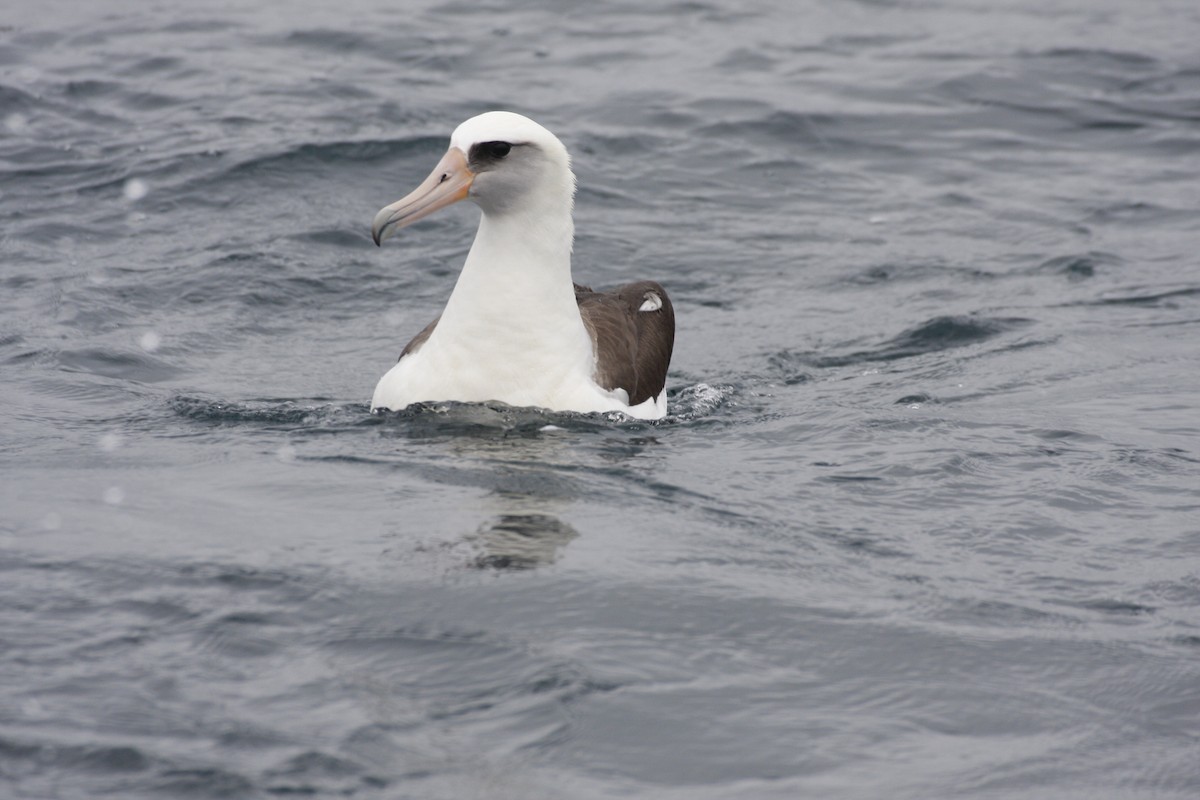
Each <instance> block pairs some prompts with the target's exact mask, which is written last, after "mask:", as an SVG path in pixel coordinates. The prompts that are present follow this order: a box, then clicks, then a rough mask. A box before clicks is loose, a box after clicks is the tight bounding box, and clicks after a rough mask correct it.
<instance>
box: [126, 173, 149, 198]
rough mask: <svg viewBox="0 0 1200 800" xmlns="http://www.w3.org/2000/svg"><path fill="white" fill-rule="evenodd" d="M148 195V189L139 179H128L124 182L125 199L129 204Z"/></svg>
mask: <svg viewBox="0 0 1200 800" xmlns="http://www.w3.org/2000/svg"><path fill="white" fill-rule="evenodd" d="M149 193H150V187H149V186H147V185H146V182H145V181H144V180H142V179H141V178H130V179H129V180H127V181H125V199H126V200H129V201H131V202H133V201H137V200H141V199H142V198H143V197H145V196H146V195H147V194H149Z"/></svg>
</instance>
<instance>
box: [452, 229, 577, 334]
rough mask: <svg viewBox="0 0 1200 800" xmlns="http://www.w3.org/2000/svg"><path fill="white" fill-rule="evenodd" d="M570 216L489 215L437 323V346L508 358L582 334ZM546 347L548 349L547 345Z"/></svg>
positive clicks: (477, 234) (476, 237)
mask: <svg viewBox="0 0 1200 800" xmlns="http://www.w3.org/2000/svg"><path fill="white" fill-rule="evenodd" d="M573 237H574V223H573V222H572V221H571V215H570V211H569V210H564V209H563V208H562V206H559V207H558V208H557V210H556V213H546V212H545V211H541V210H532V209H531V210H523V211H522V212H513V213H502V214H492V215H484V217H483V218H482V219H481V220H480V222H479V231H478V232H477V233H476V234H475V242H474V244H472V245H471V252H470V253H469V254H468V255H467V261H466V264H464V265H463V270H462V274H460V275H459V277H458V282H457V283H456V284H455V286H454V292H453V293H452V294H451V295H450V300H449V301H448V302H447V303H446V309H445V311H443V312H442V319H441V321H440V322H439V323H438V328H437V335H438V338H447V337H449V336H451V335H452V336H453V337H454V338H455V339H459V338H460V337H464V338H465V340H466V341H471V342H473V343H474V344H475V345H476V346H478V345H480V344H481V343H486V342H494V341H495V340H496V338H497V337H503V339H504V341H503V342H496V344H497V347H498V348H499V349H502V350H503V351H504V352H514V350H513V349H512V348H513V347H519V346H528V345H530V344H531V343H532V342H533V341H536V340H541V341H542V342H545V340H546V337H551V340H553V339H561V338H562V337H563V332H564V331H574V330H575V329H576V328H578V329H579V330H582V329H583V322H582V320H581V319H580V317H579V308H578V306H577V305H576V303H575V290H574V287H573V285H572V283H571V247H572V242H573ZM542 346H544V344H543V345H542Z"/></svg>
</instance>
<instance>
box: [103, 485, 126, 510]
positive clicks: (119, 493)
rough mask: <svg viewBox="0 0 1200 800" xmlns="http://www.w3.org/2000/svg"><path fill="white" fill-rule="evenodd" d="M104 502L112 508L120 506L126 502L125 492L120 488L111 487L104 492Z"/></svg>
mask: <svg viewBox="0 0 1200 800" xmlns="http://www.w3.org/2000/svg"><path fill="white" fill-rule="evenodd" d="M104 502H106V503H108V504H109V505H110V506H119V505H121V503H124V502H125V490H124V489H122V488H121V487H120V486H110V487H108V488H107V489H105V490H104Z"/></svg>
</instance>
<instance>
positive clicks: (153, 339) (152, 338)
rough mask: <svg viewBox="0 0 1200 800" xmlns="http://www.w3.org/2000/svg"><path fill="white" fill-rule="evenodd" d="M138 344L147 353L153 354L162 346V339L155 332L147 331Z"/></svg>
mask: <svg viewBox="0 0 1200 800" xmlns="http://www.w3.org/2000/svg"><path fill="white" fill-rule="evenodd" d="M138 344H140V345H141V346H142V349H143V350H145V351H146V352H147V353H153V352H154V351H155V350H157V349H158V347H159V345H161V344H162V337H161V336H159V335H158V334H157V333H155V332H154V331H146V332H145V333H143V334H142V338H140V339H138Z"/></svg>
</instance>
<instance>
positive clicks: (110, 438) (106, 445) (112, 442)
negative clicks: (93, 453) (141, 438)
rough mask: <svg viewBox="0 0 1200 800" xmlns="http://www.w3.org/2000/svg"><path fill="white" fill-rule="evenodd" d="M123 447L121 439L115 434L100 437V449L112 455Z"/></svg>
mask: <svg viewBox="0 0 1200 800" xmlns="http://www.w3.org/2000/svg"><path fill="white" fill-rule="evenodd" d="M120 446H121V437H120V436H119V435H117V434H115V433H106V434H104V435H103V436H101V437H100V449H101V450H103V451H104V452H106V453H112V452H114V451H115V450H117V448H119V447H120Z"/></svg>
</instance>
